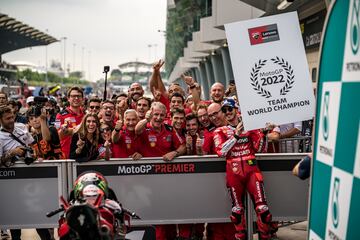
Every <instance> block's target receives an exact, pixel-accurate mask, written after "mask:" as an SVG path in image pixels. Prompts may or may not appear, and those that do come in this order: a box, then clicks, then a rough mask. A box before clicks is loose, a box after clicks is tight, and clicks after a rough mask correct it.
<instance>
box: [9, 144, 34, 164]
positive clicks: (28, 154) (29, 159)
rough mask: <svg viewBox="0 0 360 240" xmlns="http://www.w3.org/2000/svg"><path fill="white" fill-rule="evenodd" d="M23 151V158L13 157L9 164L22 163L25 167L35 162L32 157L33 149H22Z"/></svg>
mask: <svg viewBox="0 0 360 240" xmlns="http://www.w3.org/2000/svg"><path fill="white" fill-rule="evenodd" d="M23 150H24V151H25V155H24V156H23V157H20V156H16V155H15V156H14V157H13V158H12V160H11V162H13V163H14V162H16V161H24V162H25V164H26V165H30V164H31V163H33V162H35V158H34V157H33V154H34V151H33V149H32V148H31V147H23Z"/></svg>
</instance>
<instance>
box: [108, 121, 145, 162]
mask: <svg viewBox="0 0 360 240" xmlns="http://www.w3.org/2000/svg"><path fill="white" fill-rule="evenodd" d="M119 134H120V138H119V141H118V142H117V143H113V144H112V147H113V148H112V150H113V153H112V157H113V158H128V157H129V156H131V155H133V154H134V153H135V152H138V153H141V151H140V149H141V148H142V145H143V144H142V143H141V140H140V137H141V135H140V136H136V135H135V132H134V131H133V132H130V131H128V130H127V129H126V127H125V126H123V128H122V129H121V130H120V132H119Z"/></svg>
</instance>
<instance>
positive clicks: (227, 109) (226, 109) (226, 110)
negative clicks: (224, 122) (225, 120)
mask: <svg viewBox="0 0 360 240" xmlns="http://www.w3.org/2000/svg"><path fill="white" fill-rule="evenodd" d="M233 110H234V108H233V107H222V108H221V111H222V112H223V113H226V112H232V111H233Z"/></svg>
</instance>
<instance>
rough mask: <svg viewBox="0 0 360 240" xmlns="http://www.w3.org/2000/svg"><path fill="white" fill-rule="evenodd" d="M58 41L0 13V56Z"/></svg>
mask: <svg viewBox="0 0 360 240" xmlns="http://www.w3.org/2000/svg"><path fill="white" fill-rule="evenodd" d="M56 41H58V40H57V39H56V38H53V37H52V36H50V35H48V34H46V33H43V32H41V31H39V30H37V29H35V28H33V27H30V26H29V25H27V24H24V23H22V22H20V21H17V20H16V19H14V18H11V17H9V16H8V15H6V14H2V13H0V55H1V54H4V53H7V52H11V51H14V50H17V49H21V48H25V47H33V46H41V45H48V44H50V43H53V42H56Z"/></svg>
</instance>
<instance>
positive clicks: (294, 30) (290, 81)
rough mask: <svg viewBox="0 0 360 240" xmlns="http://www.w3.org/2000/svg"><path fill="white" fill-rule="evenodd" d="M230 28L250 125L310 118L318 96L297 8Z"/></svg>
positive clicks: (247, 126)
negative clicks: (313, 82) (313, 87)
mask: <svg viewBox="0 0 360 240" xmlns="http://www.w3.org/2000/svg"><path fill="white" fill-rule="evenodd" d="M225 30H226V36H227V40H228V44H229V50H230V57H231V62H232V68H233V71H234V76H235V83H236V88H237V93H238V97H239V102H240V107H241V115H242V118H243V121H244V127H245V129H246V130H252V129H257V128H263V127H265V124H266V123H268V122H271V123H275V124H278V125H280V124H285V123H293V122H298V121H302V120H308V119H311V118H312V117H313V116H314V111H315V100H314V94H313V90H312V83H311V80H310V75H309V70H308V65H307V61H306V56H305V49H304V44H303V41H302V36H301V33H300V27H299V19H298V17H297V13H296V12H291V13H285V14H279V15H274V16H269V17H263V18H257V19H252V20H247V21H241V22H235V23H230V24H226V25H225Z"/></svg>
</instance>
